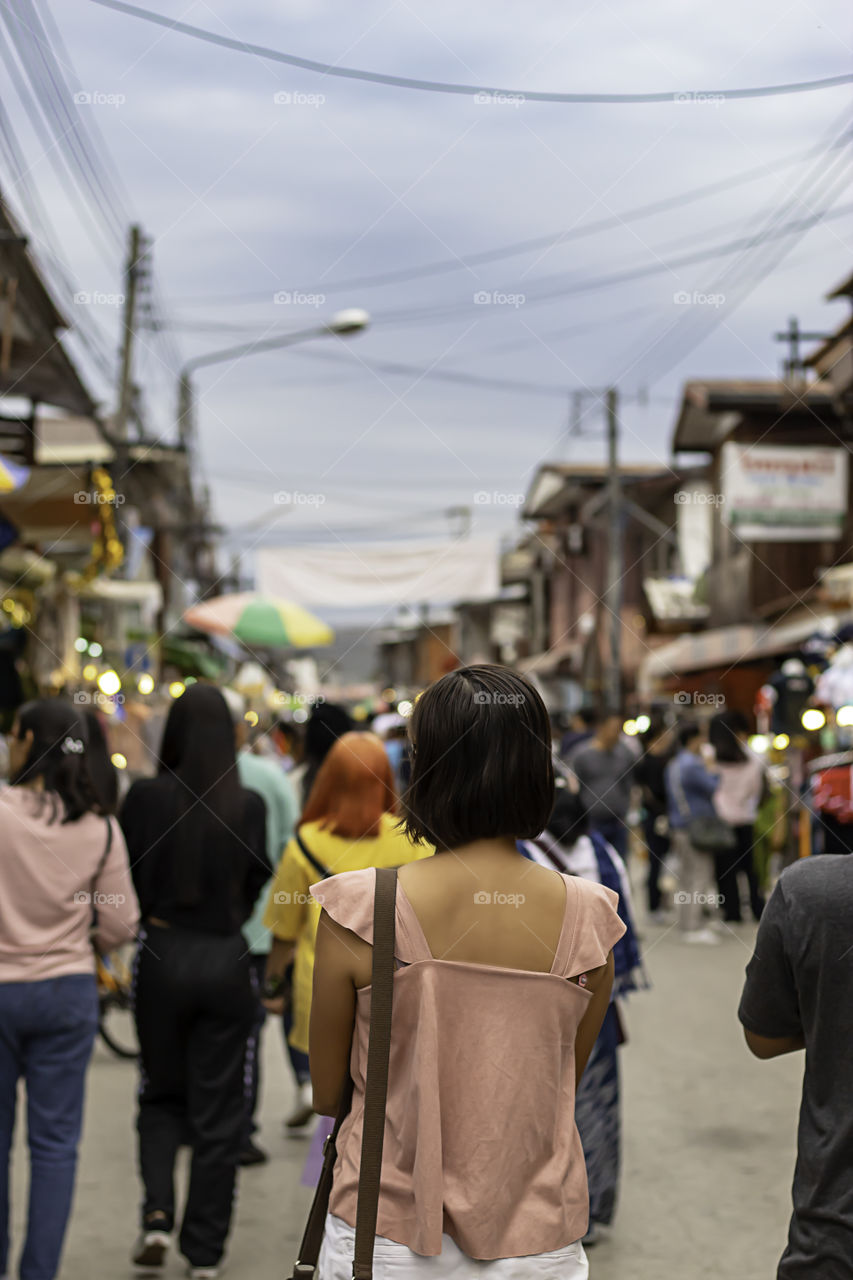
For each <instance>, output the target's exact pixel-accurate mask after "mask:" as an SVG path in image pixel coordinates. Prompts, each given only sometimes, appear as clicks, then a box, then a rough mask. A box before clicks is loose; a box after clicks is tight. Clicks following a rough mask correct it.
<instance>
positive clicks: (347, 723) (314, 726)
mask: <svg viewBox="0 0 853 1280" xmlns="http://www.w3.org/2000/svg"><path fill="white" fill-rule="evenodd" d="M352 729H353V722H352V717H351V716H350V714H349V712H348V711H347V710H346V708H345V707H339V706H338V705H337V703H334V702H318V703H317V704H316V705H315V706H314V707H312V709H311V715H310V717H309V720H308V723H307V724H306V726H305V745H304V748H303V752H302V760H303V763H304V765H305V771H304V773H303V775H302V795H301V796H300V797H299V799H300V801H301V803H302V806H303V808H304V807H305V805H306V804H307V803H308V797H309V796H310V795H311V788H312V787H313V786H314V782H315V780H316V778H317V774H318V773H319V772H320V766H321V765H322V763H323V761H324V760H325V759H326V756H327V755H328V754H329V752H330V751H331V749H332V747H333V746H334V745H335V743H336V742H337V740H338V738H342V737H343V736H344V734H345V733H350V732H351V731H352Z"/></svg>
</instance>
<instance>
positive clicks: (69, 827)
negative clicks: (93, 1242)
mask: <svg viewBox="0 0 853 1280" xmlns="http://www.w3.org/2000/svg"><path fill="white" fill-rule="evenodd" d="M9 764H10V774H11V784H12V785H11V786H8V787H4V788H3V789H2V790H0V832H2V836H1V837H0V840H2V845H0V849H2V857H0V1276H5V1275H6V1274H8V1273H9V1265H8V1253H9V1151H10V1147H11V1143H12V1133H13V1129H14V1123H15V1106H16V1100H17V1091H18V1082H19V1080H21V1079H23V1080H24V1082H25V1084H26V1091H27V1138H28V1141H29V1147H30V1204H29V1219H28V1227H27V1235H26V1240H25V1242H24V1248H23V1252H22V1254H21V1257H20V1262H19V1275H20V1277H21V1280H52V1277H53V1276H54V1275H55V1274H56V1271H57V1269H58V1267H59V1259H60V1255H61V1252H62V1242H63V1239H64V1236H65V1228H66V1225H67V1222H68V1216H69V1213H70V1211H71V1198H72V1194H73V1191H74V1174H75V1168H76V1162H77V1143H78V1140H79V1137H80V1127H81V1122H82V1115H83V1093H84V1084H85V1077H86V1068H87V1066H88V1063H89V1057H90V1054H91V1052H92V1043H93V1041H94V1038H95V1033H96V1031H97V1028H98V995H97V990H96V986H95V961H94V953H93V949H92V941H91V936H90V935H91V932H92V928H93V925H94V937H95V944H96V946H98V947H99V948H100V949H101V950H104V951H108V950H110V949H112V948H114V947H116V946H118V945H119V943H122V942H126V941H127V940H128V939H130V938H133V937H134V936H135V933H136V925H137V920H138V911H137V905H136V895H135V893H134V891H133V886H132V884H131V880H130V870H129V867H128V858H127V849H126V848H125V843H124V839H123V837H122V834H121V830H120V828H119V826H118V823H117V822H116V820H115V818H109V817H106V816H104V815H103V814H102V813H101V812H100V811H99V806H98V802H97V800H96V797H95V791H94V789H93V787H92V783H91V781H90V778H89V774H88V770H87V766H86V729H85V724H84V722H83V720H82V718H81V717H80V716H79V715H78V713H77V710H76V708H75V707H73V706H72V705H71V703H69V702H66V701H65V700H64V699H61V698H52V699H50V700H46V701H44V702H31V703H29V704H28V705H27V706H25V707H22V708H21V710H20V711H19V713H18V716H17V718H16V720H15V724H14V727H13V729H12V733H11V735H10V740H9Z"/></svg>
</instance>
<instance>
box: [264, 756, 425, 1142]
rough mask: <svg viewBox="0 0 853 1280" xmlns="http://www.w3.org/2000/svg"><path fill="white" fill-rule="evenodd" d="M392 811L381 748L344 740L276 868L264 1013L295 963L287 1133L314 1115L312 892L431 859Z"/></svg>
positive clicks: (389, 775)
mask: <svg viewBox="0 0 853 1280" xmlns="http://www.w3.org/2000/svg"><path fill="white" fill-rule="evenodd" d="M397 809H398V801H397V795H396V793H395V791H394V775H393V772H392V769H391V762H390V760H389V759H388V754H387V752H386V750H385V748H384V746H383V745H382V742H381V740H380V739H379V738H378V737H376V735H375V734H373V733H345V734H344V735H343V737H341V738H339V739H338V740H337V741H336V742H335V744H334V745H333V746H332V748H331V750H330V751H329V753H328V754H327V756H326V758H325V760H324V761H323V764H322V765H321V767H320V771H319V773H318V774H317V779H316V781H315V783H314V786H313V787H312V789H311V794H310V796H309V797H308V803H307V804H306V806H305V810H304V812H303V814H302V816H301V818H300V819H299V824H298V826H297V829H296V835H295V836H294V838H293V840H291V842H290V844H289V845H288V846H287V848H286V849H285V851H284V856H283V857H282V860H281V862H280V863H279V867H278V871H277V872H276V876H275V879H274V881H273V884H272V888H271V890H270V894H269V899H268V902H267V909H266V913H265V915H264V924H265V926H266V927H267V928H268V929H269V930H270V932H271V933H272V950H271V951H270V956H269V960H268V962H267V984H266V989H265V995H266V1006H267V1008H268V1009H269V1011H270V1012H272V1013H281V1012H282V1011H283V1001H284V993H283V984H284V974H285V971H286V970H287V968H288V966H289V965H290V963H291V961H293V997H292V998H293V1008H292V1011H291V1012H292V1018H293V1021H292V1024H291V1029H290V1037H289V1042H290V1047H291V1049H292V1050H293V1057H294V1060H295V1065H297V1079H298V1081H299V1093H300V1097H299V1102H300V1104H301V1106H300V1109H298V1110H297V1111H296V1112H294V1115H293V1116H292V1117H291V1118H290V1119H289V1120H288V1128H291V1129H296V1128H299V1127H301V1126H302V1125H304V1124H306V1123H307V1122H308V1120H310V1118H311V1116H312V1115H313V1114H314V1106H313V1102H312V1096H311V1084H310V1071H309V1063H308V1020H309V1016H310V1013H311V987H312V979H313V974H314V939H315V937H316V934H317V922H318V920H319V918H320V904H319V901H317V900H316V899H315V898H313V897H312V896H311V895H310V894H309V888H310V886H311V885H312V884H314V882H315V881H317V880H321V879H323V878H324V877H326V876H331V875H334V874H335V873H336V872H338V871H356V870H363V869H364V868H372V867H396V866H400V865H401V864H402V863H404V862H410V861H411V860H412V859H414V858H425V857H427V855H428V854H430V853H432V849H430V848H428V847H427V846H425V845H414V844H412V843H411V841H409V840H408V839H407V837H406V836H405V835H404V833H403V832H402V831H401V830H400V829H399V821H398V814H397ZM318 897H322V893H320V892H319V890H318Z"/></svg>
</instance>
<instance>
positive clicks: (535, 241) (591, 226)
mask: <svg viewBox="0 0 853 1280" xmlns="http://www.w3.org/2000/svg"><path fill="white" fill-rule="evenodd" d="M851 137H853V131H848V133H847V135H846V136H845V137H844V138H842V139H839V141H838V143H837V145H838V146H843V145H844V144H845V142H847V141H849V140H850V138H851ZM822 151H823V147H822V146H818V147H809V148H807V149H806V150H805V151H797V152H795V153H793V154H792V155H788V156H784V157H783V158H782V159H780V160H775V161H771V162H770V163H768V164H763V165H753V166H752V168H750V169H745V170H743V171H742V172H740V173H737V174H733V175H732V176H731V177H729V178H722V179H720V180H718V181H716V182H709V183H705V184H703V185H702V186H698V187H693V188H691V189H689V190H687V191H682V192H679V193H678V194H675V195H671V196H665V197H664V198H663V199H661V200H653V201H651V203H649V204H641V205H635V206H634V208H632V209H626V210H625V211H624V212H623V213H616V214H613V215H612V216H609V217H606V218H598V219H595V220H594V221H592V222H584V223H581V224H580V225H579V226H572V227H567V228H563V230H562V231H556V232H551V233H549V234H547V235H541V236H534V237H532V238H531V239H527V240H515V241H513V242H511V243H510V244H505V245H498V246H497V247H495V248H493V249H484V250H482V251H481V252H479V253H471V254H461V255H454V256H453V257H450V258H438V259H436V260H435V261H434V262H427V263H424V264H423V265H422V266H419V267H399V268H397V269H395V270H393V271H384V272H380V273H379V274H372V275H361V276H352V277H350V279H348V280H331V281H329V280H322V281H320V282H319V283H317V284H313V285H300V286H298V287H297V286H293V288H292V292H294V293H322V292H324V291H325V290H336V289H373V288H384V287H385V286H387V285H391V284H402V283H408V282H411V281H412V280H423V279H427V278H429V277H431V276H438V275H447V274H449V273H451V272H454V271H463V270H470V269H471V268H472V267H479V266H484V265H486V264H487V263H490V262H500V261H502V260H504V259H506V258H513V257H517V256H519V255H520V254H524V253H532V252H535V251H537V250H540V249H552V248H557V247H559V246H560V245H563V244H569V243H571V242H572V241H575V240H580V239H584V238H585V237H586V236H592V235H598V234H599V233H600V232H602V231H609V230H613V229H618V228H620V227H624V226H626V225H629V224H630V223H632V222H638V221H641V220H642V219H643V218H649V217H652V216H653V215H654V214H656V213H666V212H669V211H671V210H673V209H679V208H683V207H684V206H685V205H688V204H692V203H693V202H694V201H696V200H702V199H704V198H705V197H706V196H710V195H718V194H719V193H720V192H723V191H731V190H733V189H735V188H736V187H740V186H745V185H747V184H749V183H751V182H757V181H758V180H759V179H762V180H763V179H765V178H766V177H768V175H769V174H771V173H776V172H778V171H779V170H782V169H787V168H789V167H790V166H791V165H794V164H799V163H800V161H802V160H807V159H809V158H810V157H812V156H814V155H816V154H818V153H819V152H822ZM269 298H270V295H269V290H267V291H266V292H265V293H260V292H257V293H235V294H213V295H207V296H197V297H185V298H176V299H175V303H176V305H178V306H181V305H184V306H192V305H194V304H196V303H197V304H200V305H205V306H215V305H217V304H237V303H241V302H242V303H246V302H269Z"/></svg>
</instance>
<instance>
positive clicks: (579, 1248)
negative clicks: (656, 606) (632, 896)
mask: <svg viewBox="0 0 853 1280" xmlns="http://www.w3.org/2000/svg"><path fill="white" fill-rule="evenodd" d="M410 723H411V729H410V732H411V739H412V752H413V763H412V779H411V784H410V786H409V789H408V791H407V793H406V796H405V801H404V804H405V814H406V816H405V827H406V831H407V832H408V834H409V836H410V837H411V838H412V839H415V840H420V841H425V842H428V843H429V844H434V845H435V848H436V854H435V856H434V857H432V858H428V859H426V860H424V861H420V862H413V863H410V864H408V865H407V866H405V867H402V868H401V869H400V873H399V886H398V893H397V935H396V937H397V942H396V960H397V968H396V970H395V973H394V1006H393V1018H392V1026H391V1054H390V1071H389V1085H388V1101H387V1107H386V1121H385V1145H384V1149H383V1159H382V1183H381V1191H380V1198H379V1214H378V1219H377V1236H376V1253H375V1256H376V1260H377V1267H379V1266H382V1267H387V1268H388V1273H389V1274H390V1272H391V1271H392V1270H393V1272H394V1274H397V1272H398V1271H399V1274H400V1275H405V1276H406V1277H409V1276H412V1277H416V1276H419V1275H427V1274H428V1275H430V1276H433V1277H435V1276H442V1275H447V1276H453V1277H460V1278H461V1277H468V1276H472V1277H473V1276H476V1277H478V1280H498V1278H501V1280H503V1278H504V1277H507V1278H508V1277H519V1276H525V1277H527V1276H530V1277H536V1276H539V1277H543V1278H544V1277H549V1280H550V1278H551V1277H554V1276H557V1275H559V1276H560V1277H565V1278H566V1280H581V1278H583V1277H586V1276H587V1274H588V1270H587V1262H586V1257H585V1254H584V1250H583V1245H582V1244H581V1239H582V1237H583V1236H584V1234H585V1232H586V1230H587V1224H588V1216H589V1215H588V1196H587V1183H586V1172H585V1169H584V1159H583V1151H582V1148H581V1142H580V1138H579V1136H578V1131H577V1127H576V1125H575V1119H574V1102H575V1089H576V1087H577V1083H578V1081H579V1079H580V1077H581V1074H582V1072H583V1069H584V1066H585V1065H586V1062H587V1059H588V1058H589V1055H590V1052H591V1050H592V1047H593V1044H594V1043H595V1040H596V1037H597V1035H598V1032H599V1028H600V1027H601V1024H602V1021H603V1019H604V1016H605V1013H606V1011H607V1006H608V1001H609V998H610V990H611V985H612V981H613V956H612V948H613V945H614V943H616V942H617V941H618V939H619V938H620V937H621V936H622V934H623V932H624V925H623V924H622V922H621V921H620V920H619V917H618V915H617V911H616V904H617V901H618V899H617V895H616V894H615V893H613V892H612V891H610V890H608V889H606V888H604V887H603V886H602V885H599V884H593V883H589V882H587V881H584V880H581V879H580V878H579V877H576V876H570V875H564V874H561V873H560V872H558V871H556V870H551V869H548V868H546V867H544V866H539V865H537V864H535V863H532V862H530V861H528V860H527V859H526V858H524V856H523V855H522V854H521V853H520V852H519V850H518V847H517V844H516V842H517V841H518V840H519V839H522V840H523V839H533V838H535V837H536V836H538V835H539V834H540V832H541V831H542V830H543V828H544V827H545V826H546V824H547V822H548V818H549V816H550V814H551V809H552V806H553V801H554V776H553V768H552V762H551V726H550V723H549V720H548V714H547V712H546V710H545V706H544V704H543V702H542V700H541V698H540V697H539V695H538V693H537V692H536V690H535V689H534V688H533V686H532V685H531V684H529V683H528V682H527V681H526V680H524V679H522V677H520V676H518V675H516V674H515V673H514V672H512V671H509V670H507V669H506V668H503V667H498V666H492V665H481V666H472V667H463V668H461V669H459V670H457V671H453V672H451V673H450V674H448V675H446V676H443V677H442V678H441V679H440V680H438V681H436V683H435V684H433V685H431V686H430V687H429V688H428V689H427V690H426V691H425V692H424V693H423V694H422V695H421V697H420V698H419V699H418V700H417V702H416V704H415V709H414V713H413V716H412V720H411V722H410ZM374 882H375V875H374V873H373V872H372V871H358V872H353V873H350V874H348V875H342V876H336V877H335V878H334V879H332V880H330V881H327V882H326V883H325V884H324V885H323V886H322V893H323V912H322V915H321V919H320V925H319V929H318V934H317V958H316V966H315V975H314V1004H313V1009H312V1016H311V1062H312V1079H313V1083H314V1103H315V1106H316V1107H317V1109H318V1110H319V1111H321V1112H324V1113H326V1114H332V1113H334V1112H335V1110H336V1108H337V1105H338V1099H339V1098H340V1096H341V1091H342V1089H343V1086H344V1082H345V1080H346V1076H347V1072H348V1071H349V1070H350V1065H352V1076H353V1082H354V1093H353V1104H352V1110H351V1111H350V1114H349V1116H348V1117H347V1119H346V1121H345V1122H344V1124H343V1126H342V1128H341V1132H340V1135H339V1139H338V1160H337V1164H336V1167H335V1175H334V1185H333V1188H332V1194H331V1200H330V1206H329V1216H328V1218H327V1221H326V1233H325V1237H324V1241H323V1248H322V1251H321V1254H320V1262H319V1269H318V1271H319V1276H320V1278H321V1280H343V1278H344V1277H348V1276H350V1275H351V1274H352V1270H351V1268H352V1257H353V1245H354V1235H355V1233H354V1227H355V1212H356V1204H357V1191H358V1168H359V1143H360V1133H361V1119H362V1115H363V1108H364V1084H365V1067H366V1051H367V1042H368V1038H369V1036H368V1028H369V992H368V991H367V988H369V986H370V983H371V963H372V954H371V953H372V946H371V944H372V920H373V894H374ZM385 1273H386V1272H385V1271H382V1272H381V1274H385ZM377 1274H380V1272H377Z"/></svg>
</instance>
